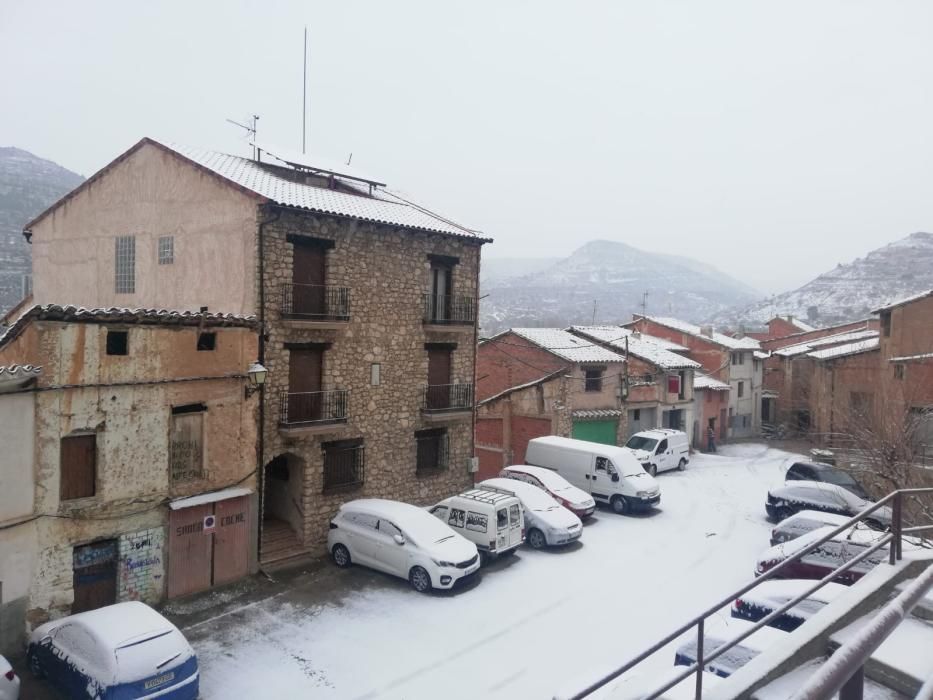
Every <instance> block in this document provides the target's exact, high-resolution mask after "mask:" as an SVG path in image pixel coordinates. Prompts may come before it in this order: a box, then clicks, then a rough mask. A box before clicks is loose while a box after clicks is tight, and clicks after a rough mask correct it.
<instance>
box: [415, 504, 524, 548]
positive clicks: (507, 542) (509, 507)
mask: <svg viewBox="0 0 933 700" xmlns="http://www.w3.org/2000/svg"><path fill="white" fill-rule="evenodd" d="M429 510H430V512H431V514H432V515H433V516H434V517H436V518H437V519H438V520H441V521H442V522H445V523H447V525H449V526H450V528H451V529H452V530H453V531H454V532H456V533H458V534H460V535H463V536H464V537H466V538H467V539H468V540H469V541H470V542H472V543H473V544H475V545H476V548H477V549H478V550H479V552H480V554H481V555H483V556H484V557H487V558H493V557H497V556H499V555H500V554H507V553H511V552H512V551H514V550H515V549H516V548H517V547H520V546H521V544H522V542H524V541H525V517H524V513H523V512H522V504H521V501H519V499H518V498H517V497H515V496H514V495H512V494H508V493H500V492H498V491H487V490H485V489H482V488H475V489H470V490H469V491H464V492H463V493H461V494H460V495H459V496H451V497H450V498H445V499H444V500H443V501H441V502H440V503H438V504H437V505H435V506H433V507H432V508H430V509H429Z"/></svg>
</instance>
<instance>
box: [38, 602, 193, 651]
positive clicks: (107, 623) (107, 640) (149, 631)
mask: <svg viewBox="0 0 933 700" xmlns="http://www.w3.org/2000/svg"><path fill="white" fill-rule="evenodd" d="M65 624H73V625H78V626H80V627H82V628H83V629H84V630H86V631H87V633H88V634H89V635H90V636H91V637H92V638H93V639H94V641H96V642H97V643H98V644H100V645H101V647H103V648H104V649H109V650H113V649H119V648H120V647H123V646H127V645H129V644H133V643H135V642H138V641H140V640H143V639H147V638H149V637H152V636H153V635H156V634H161V633H164V632H169V631H171V630H174V629H176V627H175V625H173V624H172V623H171V622H169V621H168V620H166V619H165V618H164V617H162V615H160V614H159V613H157V612H156V611H155V610H153V609H152V608H150V607H149V606H148V605H146V604H145V603H141V602H139V601H136V600H131V601H127V602H125V603H116V604H114V605H107V606H106V607H103V608H97V609H96V610H89V611H87V612H82V613H75V614H74V615H69V616H67V617H63V618H60V619H58V620H53V621H52V622H47V623H45V624H44V625H42V626H40V627H37V628H36V630H35V631H34V632H33V637H34V638H37V639H38V638H41V637H42V636H45V635H46V634H49V633H50V632H52V631H53V630H55V629H58V628H59V627H61V626H62V625H65Z"/></svg>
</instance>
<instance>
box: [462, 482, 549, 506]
mask: <svg viewBox="0 0 933 700" xmlns="http://www.w3.org/2000/svg"><path fill="white" fill-rule="evenodd" d="M476 486H477V487H478V488H487V487H489V488H493V489H498V490H502V491H506V492H508V493H511V494H514V495H516V496H518V499H519V500H520V501H521V502H522V505H523V506H524V507H525V508H527V509H528V510H535V511H543V510H548V509H549V508H563V506H561V504H560V503H558V502H557V501H555V500H554V498H553V497H552V496H551V495H550V494H549V493H548V492H547V491H542V490H541V489H539V488H538V487H537V486H535V485H534V484H529V483H528V482H527V481H519V480H518V479H506V478H502V477H494V478H492V479H486V480H485V481H481V482H479V483H478V484H477V485H476Z"/></svg>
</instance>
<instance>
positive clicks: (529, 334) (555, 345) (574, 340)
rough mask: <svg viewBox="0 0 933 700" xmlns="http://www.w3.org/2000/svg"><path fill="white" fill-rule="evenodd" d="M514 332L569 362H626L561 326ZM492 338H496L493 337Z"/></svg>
mask: <svg viewBox="0 0 933 700" xmlns="http://www.w3.org/2000/svg"><path fill="white" fill-rule="evenodd" d="M510 330H511V331H512V333H514V334H515V335H517V336H519V337H520V338H524V339H525V340H527V341H529V342H532V343H534V344H535V345H537V346H538V347H540V348H543V349H544V350H547V351H548V352H550V353H551V354H552V355H557V356H558V357H560V358H563V359H565V360H567V361H568V362H574V363H579V364H587V363H591V362H625V358H624V357H623V356H622V355H620V354H618V353H616V352H613V351H612V350H607V349H606V348H604V347H603V346H602V345H598V344H596V343H594V342H593V341H591V340H584V339H582V338H578V337H577V336H575V335H573V334H572V333H568V332H567V331H565V330H562V329H560V328H512V329H510ZM491 340H494V338H493V339H491Z"/></svg>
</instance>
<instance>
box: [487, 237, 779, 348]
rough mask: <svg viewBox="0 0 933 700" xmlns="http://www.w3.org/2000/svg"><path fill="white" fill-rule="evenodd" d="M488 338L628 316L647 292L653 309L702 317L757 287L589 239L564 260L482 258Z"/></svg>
mask: <svg viewBox="0 0 933 700" xmlns="http://www.w3.org/2000/svg"><path fill="white" fill-rule="evenodd" d="M481 289H482V294H483V295H486V296H485V298H484V299H483V300H482V301H481V302H480V326H481V328H482V332H483V334H484V335H488V334H492V333H495V332H498V331H500V330H502V329H504V328H509V327H520V326H568V325H572V324H576V325H584V324H593V323H594V322H595V323H618V322H625V321H630V320H631V318H632V314H633V313H640V312H641V310H642V303H643V300H644V296H643V295H644V293H645V292H648V298H647V309H648V312H649V313H655V314H658V315H664V316H677V317H678V318H683V319H685V320H689V321H694V322H700V321H703V320H704V319H706V318H708V317H710V316H713V315H714V314H717V313H720V312H722V311H723V310H725V309H727V308H730V307H733V306H735V305H737V304H749V303H751V302H752V301H753V300H755V299H756V298H760V297H761V293H760V292H756V291H755V290H754V289H751V288H750V287H748V286H746V285H744V284H742V283H741V282H738V281H737V280H735V279H733V278H731V277H729V276H728V275H726V274H724V273H722V272H720V271H719V270H717V269H715V268H714V267H712V266H709V265H705V264H703V263H700V262H698V261H696V260H692V259H690V258H684V257H679V256H675V255H665V254H662V253H650V252H647V251H644V250H639V249H638V248H634V247H632V246H630V245H627V244H625V243H618V242H614V241H590V242H589V243H586V244H584V245H583V246H582V247H580V248H578V249H577V250H576V251H574V252H573V253H572V254H571V255H570V256H568V257H567V258H564V259H560V260H553V259H542V258H538V259H535V258H528V259H514V258H513V259H510V260H509V261H508V263H506V261H504V260H503V261H495V259H492V260H486V259H484V260H483V273H482V275H481Z"/></svg>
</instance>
